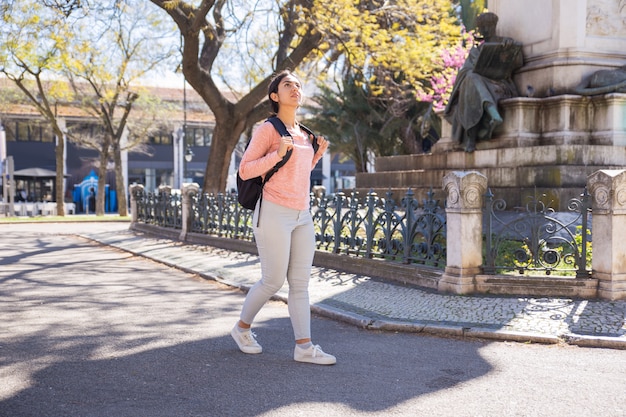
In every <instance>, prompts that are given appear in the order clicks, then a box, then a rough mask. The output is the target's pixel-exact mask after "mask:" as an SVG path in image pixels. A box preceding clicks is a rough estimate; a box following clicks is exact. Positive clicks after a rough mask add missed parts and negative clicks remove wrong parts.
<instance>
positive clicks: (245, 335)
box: [230, 324, 263, 353]
mask: <svg viewBox="0 0 626 417" xmlns="http://www.w3.org/2000/svg"><path fill="white" fill-rule="evenodd" d="M237 327H239V326H238V325H237V324H235V327H233V329H232V330H231V331H230V335H231V336H232V337H233V339H235V342H237V346H239V349H240V350H241V351H242V352H243V353H261V352H263V348H262V347H261V345H259V344H258V342H257V341H256V339H255V338H254V333H252V331H251V330H247V331H245V332H240V331H239V329H237Z"/></svg>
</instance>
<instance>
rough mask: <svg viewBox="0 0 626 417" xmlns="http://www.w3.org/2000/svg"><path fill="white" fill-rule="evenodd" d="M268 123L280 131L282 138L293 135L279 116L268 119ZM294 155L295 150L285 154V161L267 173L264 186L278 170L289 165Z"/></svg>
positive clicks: (281, 161) (282, 160)
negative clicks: (288, 162)
mask: <svg viewBox="0 0 626 417" xmlns="http://www.w3.org/2000/svg"><path fill="white" fill-rule="evenodd" d="M267 121H268V122H270V123H271V124H272V125H273V126H274V129H276V130H277V131H278V133H279V134H280V136H289V137H291V134H290V133H289V132H288V131H287V126H285V124H284V123H283V121H282V120H280V119H279V118H278V117H277V116H272V117H270V118H269V119H267ZM292 153H293V149H289V150H288V151H287V153H286V154H285V156H283V159H281V160H280V161H279V162H278V163H277V164H276V165H274V167H273V168H272V169H270V170H269V171H268V172H267V174H265V178H264V179H263V185H265V183H266V182H268V181H269V180H270V178H272V175H274V174H275V173H276V171H278V168H280V167H282V166H283V165H285V164H286V163H287V161H288V160H289V158H290V157H291V154H292Z"/></svg>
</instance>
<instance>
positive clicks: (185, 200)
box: [178, 182, 200, 241]
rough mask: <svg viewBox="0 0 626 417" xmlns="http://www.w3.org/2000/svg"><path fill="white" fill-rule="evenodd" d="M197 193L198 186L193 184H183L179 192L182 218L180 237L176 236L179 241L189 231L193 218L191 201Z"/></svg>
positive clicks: (184, 237)
mask: <svg viewBox="0 0 626 417" xmlns="http://www.w3.org/2000/svg"><path fill="white" fill-rule="evenodd" d="M198 191H200V186H199V185H198V184H196V183H195V182H192V183H184V184H183V189H182V190H181V197H182V205H183V207H182V213H183V217H182V219H181V223H182V224H181V230H180V235H179V236H178V238H179V239H180V240H183V241H184V240H185V239H186V238H187V233H189V232H190V231H191V228H192V223H193V217H194V216H193V204H191V199H192V198H193V196H194V195H197V194H198Z"/></svg>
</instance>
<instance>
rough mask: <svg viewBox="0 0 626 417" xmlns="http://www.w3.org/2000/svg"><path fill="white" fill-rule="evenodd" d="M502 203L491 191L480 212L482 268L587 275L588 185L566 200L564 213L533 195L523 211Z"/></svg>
mask: <svg viewBox="0 0 626 417" xmlns="http://www.w3.org/2000/svg"><path fill="white" fill-rule="evenodd" d="M544 197H545V196H544ZM505 209H506V203H505V202H504V200H494V198H493V194H491V191H489V192H488V193H487V195H486V196H485V212H484V214H485V220H484V227H485V257H484V264H483V270H484V273H485V274H496V273H501V272H506V271H517V272H518V273H519V274H525V273H537V272H539V273H545V274H546V275H550V274H552V273H555V272H558V273H559V274H562V275H575V276H576V277H577V278H587V277H589V276H590V275H591V270H590V268H589V265H588V264H590V262H591V249H590V246H591V229H590V228H589V216H590V213H591V201H590V196H589V194H588V192H587V189H585V190H584V191H583V193H582V194H581V196H580V198H579V199H577V198H573V199H571V200H569V202H568V211H567V212H565V213H557V212H555V211H554V210H553V209H551V208H550V207H547V206H546V205H545V204H544V203H543V202H542V201H541V200H540V199H538V198H536V197H535V198H532V199H530V201H529V202H528V204H527V205H526V207H525V209H524V210H523V211H521V212H511V211H505Z"/></svg>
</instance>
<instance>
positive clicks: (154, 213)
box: [133, 188, 591, 278]
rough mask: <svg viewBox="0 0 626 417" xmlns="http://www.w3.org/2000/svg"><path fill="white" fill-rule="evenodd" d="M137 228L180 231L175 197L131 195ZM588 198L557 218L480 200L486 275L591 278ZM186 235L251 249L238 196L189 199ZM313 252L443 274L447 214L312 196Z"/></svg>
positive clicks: (541, 210)
mask: <svg viewBox="0 0 626 417" xmlns="http://www.w3.org/2000/svg"><path fill="white" fill-rule="evenodd" d="M133 196H134V198H135V200H136V202H137V221H138V222H142V223H147V224H153V225H157V226H162V227H167V228H176V229H181V228H182V222H183V220H182V219H183V210H185V208H184V205H185V204H184V203H183V198H182V197H181V195H180V192H178V190H170V189H169V188H167V189H166V192H163V191H162V192H158V193H146V192H144V191H143V189H140V190H138V191H135V192H134V194H133ZM590 206H591V203H590V198H589V195H588V193H587V192H586V190H585V191H584V193H583V194H581V198H580V199H572V200H571V201H570V202H569V210H568V212H567V213H557V212H555V211H554V210H552V209H551V208H550V207H548V206H546V205H545V204H544V203H543V202H542V201H541V200H540V199H537V198H535V199H533V200H532V201H530V202H529V203H528V205H527V206H526V208H525V209H524V210H519V209H518V210H516V211H511V210H506V203H505V202H504V201H503V200H494V198H493V195H492V194H491V192H488V193H487V195H486V196H485V208H484V211H483V213H484V219H483V232H484V248H483V271H484V273H485V274H501V273H511V272H515V273H519V274H538V273H539V274H541V273H543V274H545V275H551V274H552V275H568V274H569V275H575V276H576V277H579V278H580V277H589V276H590V274H591V272H590V265H591V228H590V227H589V219H590V213H591V208H590ZM188 210H189V215H190V219H189V220H188V231H191V232H194V233H200V234H207V235H212V236H217V237H224V238H229V239H239V240H246V241H253V240H254V234H253V228H252V214H253V213H252V211H250V210H247V209H244V208H242V207H241V206H240V205H239V204H238V202H237V196H236V195H235V194H217V195H214V194H206V193H194V194H192V195H191V197H190V201H189V209H188ZM311 213H312V216H313V221H314V225H315V239H316V245H317V249H318V250H322V251H326V252H330V253H336V254H344V255H349V256H354V257H362V258H367V259H381V260H385V261H391V262H399V263H403V264H415V265H426V266H430V267H435V268H439V269H443V268H445V266H446V246H447V245H446V213H445V209H444V207H443V206H441V205H440V204H439V200H436V199H435V196H434V193H433V192H432V190H431V191H430V192H429V193H428V194H427V197H426V198H425V199H424V200H423V201H422V202H421V204H420V203H419V202H418V201H417V199H416V198H415V195H414V193H413V191H412V190H411V189H409V190H408V191H407V192H406V194H405V195H404V197H402V198H401V200H400V201H399V202H397V201H396V200H395V199H394V198H393V194H392V193H391V192H388V193H386V195H385V196H384V197H380V196H378V195H377V194H376V193H375V192H369V193H367V194H366V195H365V196H363V197H361V198H360V197H359V196H358V195H357V194H356V193H355V192H352V193H351V194H350V195H346V194H344V193H337V194H335V195H333V196H326V195H317V196H316V195H314V194H312V195H311Z"/></svg>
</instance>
